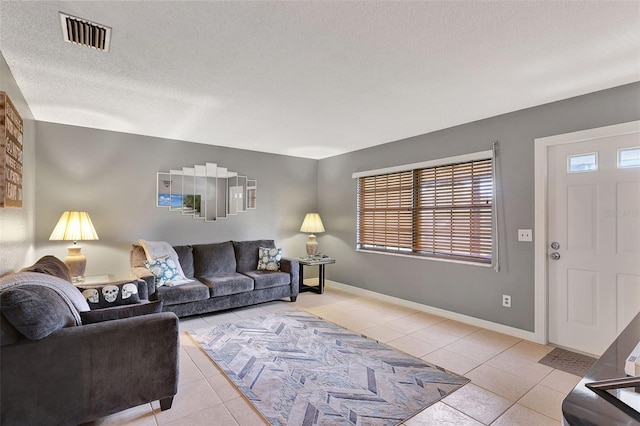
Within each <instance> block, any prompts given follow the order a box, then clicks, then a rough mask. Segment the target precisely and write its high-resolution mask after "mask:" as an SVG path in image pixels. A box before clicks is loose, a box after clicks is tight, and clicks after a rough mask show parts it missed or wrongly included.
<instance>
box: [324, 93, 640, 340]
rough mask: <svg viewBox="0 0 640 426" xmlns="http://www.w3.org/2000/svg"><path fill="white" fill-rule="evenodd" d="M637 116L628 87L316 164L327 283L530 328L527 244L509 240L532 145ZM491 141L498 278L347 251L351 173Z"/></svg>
mask: <svg viewBox="0 0 640 426" xmlns="http://www.w3.org/2000/svg"><path fill="white" fill-rule="evenodd" d="M514 96H517V94H514ZM487 101H488V102H490V99H489V100H487ZM638 119H640V84H638V83H636V84H631V85H627V86H621V87H617V88H613V89H610V90H606V91H602V92H597V93H592V94H589V95H585V96H581V97H577V98H572V99H568V100H564V101H560V102H555V103H552V104H548V105H543V106H539V107H535V108H530V109H526V110H522V111H517V112H514V113H510V114H506V115H501V116H498V117H493V118H489V119H486V120H482V121H478V122H474V123H469V124H465V125H461V126H457V127H453V128H450V129H446V130H442V131H438V132H434V133H429V134H426V135H421V136H417V137H413V138H410V139H406V140H402V141H397V142H393V143H389V144H385V145H381V146H377V147H373V148H369V149H364V150H360V151H356V152H352V153H349V154H344V155H340V156H336V157H332V158H328V159H324V160H321V161H320V162H319V167H318V203H319V206H320V215H321V216H322V220H323V222H324V225H325V228H326V230H327V232H326V234H322V235H321V236H320V237H319V239H318V241H319V243H320V246H321V247H322V249H321V250H322V251H323V252H324V253H327V254H329V255H331V256H332V257H335V258H336V259H337V263H336V264H335V265H331V266H330V267H327V278H328V279H330V280H334V281H337V282H341V283H345V284H350V285H353V286H356V287H360V288H363V289H367V290H371V291H375V292H378V293H382V294H387V295H390V296H395V297H399V298H402V299H406V300H410V301H413V302H417V303H421V304H425V305H429V306H434V307H437V308H442V309H446V310H448V311H453V312H457V313H461V314H464V315H469V316H472V317H476V318H481V319H485V320H488V321H493V322H496V323H500V324H504V325H507V326H512V327H516V328H519V329H522V330H527V331H533V330H534V245H533V243H525V242H518V241H517V230H518V229H519V228H530V229H533V225H534V180H533V178H534V157H533V154H534V139H535V138H540V137H544V136H551V135H556V134H562V133H567V132H572V131H577V130H583V129H589V128H595V127H600V126H605V125H610V124H616V123H622V122H627V121H633V120H638ZM496 139H497V140H499V142H500V158H499V165H498V167H499V168H500V170H501V184H500V186H499V188H498V196H499V200H498V203H499V217H500V224H499V230H500V235H501V239H500V250H501V260H500V261H501V265H502V269H501V271H500V272H495V271H494V270H493V269H490V268H484V267H479V266H469V265H462V264H455V263H444V262H438V261H433V260H424V259H415V258H406V257H396V256H388V255H381V254H372V253H363V252H356V251H355V241H356V181H355V180H354V179H352V178H351V175H352V173H353V172H357V171H364V170H372V169H378V168H384V167H390V166H396V165H402V164H409V163H415V162H420V161H425V160H432V159H437V158H443V157H449V156H454V155H460V154H465V153H469V152H475V151H482V150H487V149H491V144H492V142H493V141H494V140H496ZM503 294H509V295H511V296H512V308H503V307H502V305H501V302H502V300H501V299H502V295H503Z"/></svg>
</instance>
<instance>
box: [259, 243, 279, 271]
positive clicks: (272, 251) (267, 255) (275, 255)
mask: <svg viewBox="0 0 640 426" xmlns="http://www.w3.org/2000/svg"><path fill="white" fill-rule="evenodd" d="M281 260H282V249H281V248H269V247H260V248H259V249H258V270H259V271H279V270H280V261H281Z"/></svg>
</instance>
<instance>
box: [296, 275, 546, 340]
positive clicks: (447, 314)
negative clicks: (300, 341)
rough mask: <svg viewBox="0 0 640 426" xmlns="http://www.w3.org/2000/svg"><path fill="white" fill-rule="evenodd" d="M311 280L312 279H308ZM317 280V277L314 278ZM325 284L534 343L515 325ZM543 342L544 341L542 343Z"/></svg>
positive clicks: (329, 283) (357, 288) (340, 285)
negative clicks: (510, 325)
mask: <svg viewBox="0 0 640 426" xmlns="http://www.w3.org/2000/svg"><path fill="white" fill-rule="evenodd" d="M308 281H312V280H308ZM316 282H317V279H316ZM325 286H327V287H334V288H337V289H340V290H344V291H348V292H350V293H354V294H358V295H361V296H367V297H371V298H374V299H378V300H383V301H385V302H390V303H395V304H396V305H400V306H404V307H407V308H411V309H415V310H416V311H421V312H426V313H429V314H434V315H438V316H441V317H444V318H448V319H452V320H455V321H459V322H462V323H465V324H469V325H473V326H476V327H481V328H485V329H487V330H492V331H497V332H498V333H503V334H508V335H510V336H514V337H518V338H520V339H525V340H529V341H532V342H536V343H542V342H538V341H537V340H536V337H537V336H536V334H535V333H533V332H531V331H526V330H521V329H519V328H515V327H509V326H507V325H503V324H498V323H495V322H491V321H487V320H483V319H480V318H475V317H471V316H468V315H463V314H459V313H457V312H451V311H447V310H445V309H440V308H435V307H433V306H428V305H423V304H421V303H416V302H411V301H409V300H405V299H400V298H398V297H393V296H387V295H386V294H381V293H376V292H375V291H371V290H365V289H362V288H359V287H354V286H351V285H348V284H342V283H339V282H336V281H329V280H326V281H325ZM543 344H544V343H543Z"/></svg>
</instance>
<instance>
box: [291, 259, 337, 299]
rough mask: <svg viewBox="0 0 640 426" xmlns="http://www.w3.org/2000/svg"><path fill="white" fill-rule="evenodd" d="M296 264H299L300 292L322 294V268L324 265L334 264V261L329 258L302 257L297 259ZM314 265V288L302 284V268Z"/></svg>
mask: <svg viewBox="0 0 640 426" xmlns="http://www.w3.org/2000/svg"><path fill="white" fill-rule="evenodd" d="M298 263H299V264H300V275H299V281H300V292H301V293H302V292H303V291H315V292H316V293H319V294H322V293H324V267H325V265H329V264H331V263H336V260H335V259H331V258H330V257H310V258H307V257H304V258H298ZM316 265H317V266H318V285H317V286H315V285H306V284H304V267H305V266H316Z"/></svg>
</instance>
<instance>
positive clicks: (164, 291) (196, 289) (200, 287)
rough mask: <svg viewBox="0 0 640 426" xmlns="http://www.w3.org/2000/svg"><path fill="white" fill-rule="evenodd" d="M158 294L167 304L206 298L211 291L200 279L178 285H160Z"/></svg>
mask: <svg viewBox="0 0 640 426" xmlns="http://www.w3.org/2000/svg"><path fill="white" fill-rule="evenodd" d="M156 294H157V298H158V299H159V300H162V303H163V304H164V305H165V306H166V305H176V304H178V303H189V302H196V301H198V300H205V299H208V298H209V294H210V293H209V287H207V286H206V285H204V284H202V283H201V282H199V281H193V283H190V284H183V285H179V286H176V287H158V289H157V290H156Z"/></svg>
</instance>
